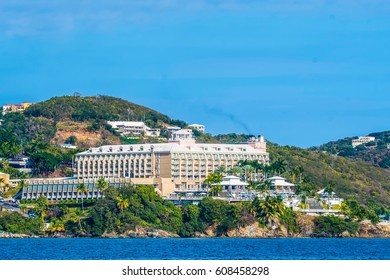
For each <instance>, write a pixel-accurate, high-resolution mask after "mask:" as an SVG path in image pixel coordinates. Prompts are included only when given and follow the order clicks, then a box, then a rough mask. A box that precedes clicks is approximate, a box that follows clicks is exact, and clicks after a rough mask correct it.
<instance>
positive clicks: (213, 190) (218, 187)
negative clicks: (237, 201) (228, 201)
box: [210, 184, 222, 196]
mask: <svg viewBox="0 0 390 280" xmlns="http://www.w3.org/2000/svg"><path fill="white" fill-rule="evenodd" d="M221 192H222V186H221V185H219V184H216V185H214V186H212V187H211V188H210V195H211V196H219V195H220V194H221Z"/></svg>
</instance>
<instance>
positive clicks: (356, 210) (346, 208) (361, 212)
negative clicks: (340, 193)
mask: <svg viewBox="0 0 390 280" xmlns="http://www.w3.org/2000/svg"><path fill="white" fill-rule="evenodd" d="M341 212H342V213H343V214H344V215H345V216H347V217H348V218H350V219H351V220H358V221H362V220H364V219H365V218H367V216H368V212H367V210H366V208H364V207H363V206H362V205H360V204H359V203H358V202H357V201H356V200H346V201H344V202H343V203H342V204H341Z"/></svg>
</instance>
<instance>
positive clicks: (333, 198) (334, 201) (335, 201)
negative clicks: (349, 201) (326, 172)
mask: <svg viewBox="0 0 390 280" xmlns="http://www.w3.org/2000/svg"><path fill="white" fill-rule="evenodd" d="M317 194H318V195H319V196H320V198H321V200H322V202H324V203H325V204H328V203H329V204H330V206H331V207H332V206H335V205H339V206H341V203H343V201H344V199H343V198H341V197H339V196H338V195H336V193H335V192H332V193H331V194H328V193H327V192H326V191H325V189H322V190H320V191H319V192H317Z"/></svg>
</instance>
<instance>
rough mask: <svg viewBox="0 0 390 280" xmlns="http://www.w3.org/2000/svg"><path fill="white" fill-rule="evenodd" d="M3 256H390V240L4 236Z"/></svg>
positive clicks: (0, 249)
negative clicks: (27, 237)
mask: <svg viewBox="0 0 390 280" xmlns="http://www.w3.org/2000/svg"><path fill="white" fill-rule="evenodd" d="M0 259H1V260H390V239H355V238H354V239H347V238H346V239H341V238H340V239H337V238H302V239H295V238H285V239H276V238H275V239H274V238H270V239H244V238H237V239H235V238H209V239H206V238H203V239H196V238H189V239H179V238H177V239H176V238H175V239H151V238H148V239H100V238H69V239H67V238H65V239H62V238H38V239H0Z"/></svg>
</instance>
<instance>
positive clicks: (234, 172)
mask: <svg viewBox="0 0 390 280" xmlns="http://www.w3.org/2000/svg"><path fill="white" fill-rule="evenodd" d="M241 172H242V168H241V167H239V166H233V167H232V168H230V169H229V170H228V172H227V173H228V174H229V175H233V176H240V175H241Z"/></svg>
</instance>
